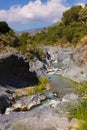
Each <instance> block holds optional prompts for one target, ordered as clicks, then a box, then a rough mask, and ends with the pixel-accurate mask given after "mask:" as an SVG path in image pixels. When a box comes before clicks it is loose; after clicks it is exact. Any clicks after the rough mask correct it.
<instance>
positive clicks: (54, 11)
mask: <svg viewBox="0 0 87 130" xmlns="http://www.w3.org/2000/svg"><path fill="white" fill-rule="evenodd" d="M62 2H63V0H48V1H47V2H46V3H42V2H41V0H35V1H34V2H32V1H30V2H29V3H28V4H26V5H24V6H22V7H21V6H20V5H19V6H16V7H15V6H12V7H10V8H9V10H4V9H3V10H0V20H5V21H7V22H9V23H16V22H17V23H32V22H35V21H41V22H57V21H59V20H60V19H61V17H62V13H63V12H64V11H65V10H66V9H67V7H65V6H64V5H63V4H62Z"/></svg>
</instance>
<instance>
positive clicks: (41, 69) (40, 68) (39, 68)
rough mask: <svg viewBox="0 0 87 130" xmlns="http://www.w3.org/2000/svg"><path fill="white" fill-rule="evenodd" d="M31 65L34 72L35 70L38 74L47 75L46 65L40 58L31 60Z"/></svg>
mask: <svg viewBox="0 0 87 130" xmlns="http://www.w3.org/2000/svg"><path fill="white" fill-rule="evenodd" d="M29 65H30V70H31V71H32V72H34V71H35V72H36V74H37V75H38V76H44V75H45V71H46V66H45V64H44V63H43V62H42V61H40V60H39V59H36V60H35V61H34V62H30V63H29Z"/></svg>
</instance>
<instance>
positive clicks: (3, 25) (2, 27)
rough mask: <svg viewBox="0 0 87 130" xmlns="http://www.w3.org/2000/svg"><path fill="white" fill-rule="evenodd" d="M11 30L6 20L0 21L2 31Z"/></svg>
mask: <svg viewBox="0 0 87 130" xmlns="http://www.w3.org/2000/svg"><path fill="white" fill-rule="evenodd" d="M10 30H11V28H10V27H9V26H8V24H7V23H6V22H5V21H1V22H0V33H4V34H5V33H7V32H9V31H10Z"/></svg>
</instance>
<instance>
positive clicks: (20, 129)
mask: <svg viewBox="0 0 87 130" xmlns="http://www.w3.org/2000/svg"><path fill="white" fill-rule="evenodd" d="M12 130H34V129H33V128H32V127H27V126H26V125H24V124H19V125H16V126H13V128H12Z"/></svg>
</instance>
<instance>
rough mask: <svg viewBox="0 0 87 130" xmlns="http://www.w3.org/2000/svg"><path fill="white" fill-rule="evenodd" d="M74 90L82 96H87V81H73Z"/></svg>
mask: <svg viewBox="0 0 87 130" xmlns="http://www.w3.org/2000/svg"><path fill="white" fill-rule="evenodd" d="M74 88H75V90H76V92H77V93H79V94H80V95H81V96H83V98H86V96H87V82H83V83H77V82H75V87H74Z"/></svg>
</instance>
